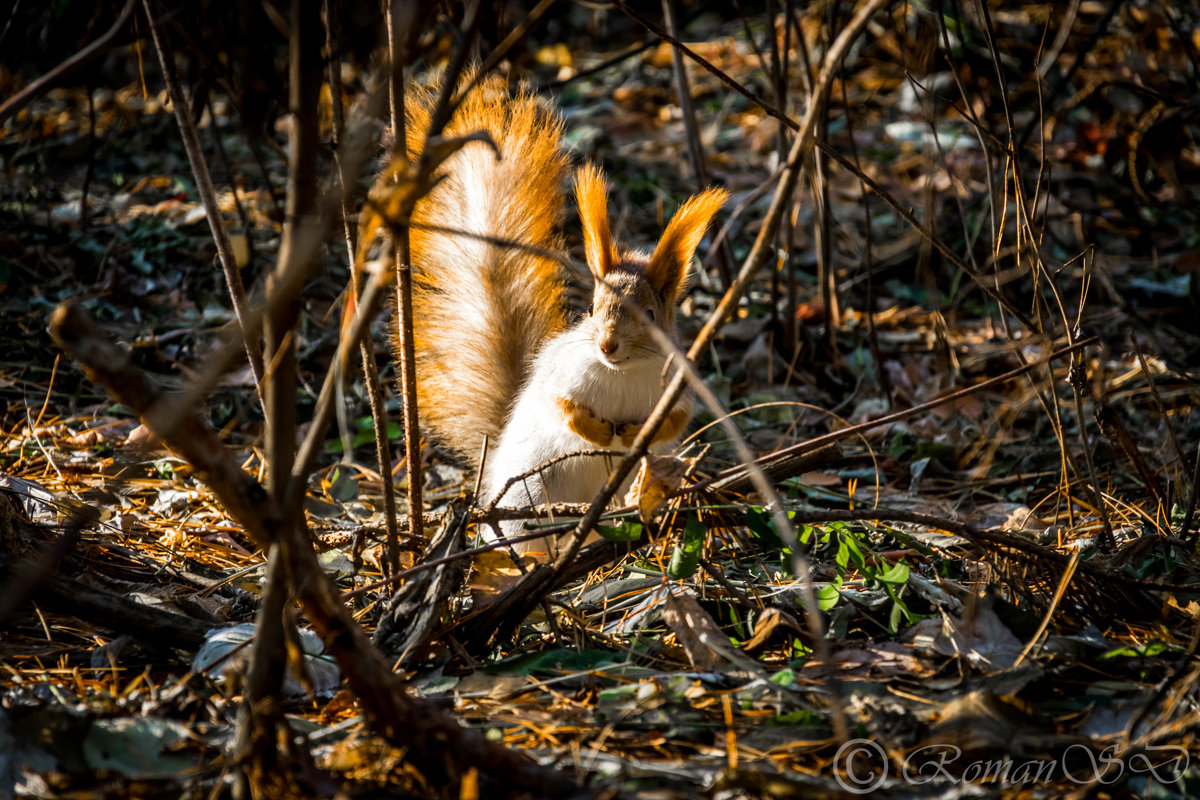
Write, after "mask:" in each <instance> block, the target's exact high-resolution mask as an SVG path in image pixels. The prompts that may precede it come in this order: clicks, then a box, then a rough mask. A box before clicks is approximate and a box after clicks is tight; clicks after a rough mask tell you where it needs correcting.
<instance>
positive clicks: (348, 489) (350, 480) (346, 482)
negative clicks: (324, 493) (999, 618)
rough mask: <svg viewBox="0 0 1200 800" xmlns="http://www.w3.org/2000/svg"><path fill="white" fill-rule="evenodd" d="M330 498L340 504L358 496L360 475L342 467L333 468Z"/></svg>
mask: <svg viewBox="0 0 1200 800" xmlns="http://www.w3.org/2000/svg"><path fill="white" fill-rule="evenodd" d="M329 496H330V497H332V498H333V499H334V500H337V501H338V502H339V503H346V502H349V501H351V500H353V499H354V498H355V497H357V496H358V475H357V474H356V473H354V472H353V471H351V470H348V469H345V468H343V467H341V466H337V467H334V468H333V475H332V477H331V479H330V481H329Z"/></svg>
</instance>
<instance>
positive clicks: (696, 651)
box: [663, 592, 728, 672]
mask: <svg viewBox="0 0 1200 800" xmlns="http://www.w3.org/2000/svg"><path fill="white" fill-rule="evenodd" d="M663 622H665V623H667V627H669V628H670V629H671V630H672V631H674V633H675V638H677V639H678V640H679V644H681V645H682V646H683V649H684V652H686V653H687V657H688V661H689V662H691V664H692V666H693V667H695V668H696V669H698V670H700V671H701V672H712V671H713V670H716V669H717V668H719V667H720V666H721V665H722V664H723V663H724V662H725V659H724V658H722V657H721V655H720V654H719V653H718V652H717V651H716V650H715V649H714V648H712V647H711V646H709V644H707V643H706V641H705V640H707V641H708V642H720V641H728V637H727V636H726V635H725V634H723V633H721V628H720V626H718V625H717V623H716V621H715V620H714V619H713V618H712V617H711V616H709V614H708V612H707V611H705V610H704V609H703V608H701V607H700V604H699V603H697V602H696V598H694V597H692V596H691V595H690V594H684V593H682V592H681V593H679V594H678V595H676V594H675V593H673V592H668V593H667V603H666V607H665V608H663Z"/></svg>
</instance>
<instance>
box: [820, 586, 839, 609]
mask: <svg viewBox="0 0 1200 800" xmlns="http://www.w3.org/2000/svg"><path fill="white" fill-rule="evenodd" d="M841 599H842V593H841V592H839V591H838V590H837V587H836V586H834V585H833V584H832V583H827V584H825V585H824V586H822V587H821V588H820V589H819V590H817V608H819V609H821V610H822V611H828V610H829V609H831V608H833V607H834V606H836V605H837V604H838V601H839V600H841Z"/></svg>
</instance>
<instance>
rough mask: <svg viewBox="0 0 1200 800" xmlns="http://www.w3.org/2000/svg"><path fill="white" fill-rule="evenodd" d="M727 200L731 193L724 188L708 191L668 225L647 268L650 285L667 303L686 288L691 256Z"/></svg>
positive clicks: (699, 195)
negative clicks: (714, 216)
mask: <svg viewBox="0 0 1200 800" xmlns="http://www.w3.org/2000/svg"><path fill="white" fill-rule="evenodd" d="M727 199H729V192H727V191H725V190H724V189H708V190H707V191H704V192H702V193H700V194H698V195H695V196H693V197H691V198H690V199H688V201H687V202H686V203H684V204H683V205H682V206H681V207H680V209H679V210H678V211H676V212H675V216H673V217H671V221H670V222H668V223H667V229H666V230H665V231H663V235H662V238H661V239H659V240H658V247H656V248H654V255H652V256H651V257H650V266H649V267H647V268H646V277H647V279H648V280H649V281H650V285H651V286H653V287H654V290H655V291H656V292H658V294H659V296H661V297H662V298H663V299H664V300H666V301H672V300H674V299H675V297H676V296H677V295H678V294H679V292H680V290H682V289H683V284H684V282H685V279H686V278H687V272H688V267H689V266H691V263H692V255H693V254H694V253H695V252H696V248H697V247H699V246H700V240H701V239H703V238H704V231H705V230H706V229H707V228H708V223H709V222H710V221H712V218H713V215H714V214H716V213H717V210H718V209H720V208H721V206H722V205H724V203H725V201H726V200H727Z"/></svg>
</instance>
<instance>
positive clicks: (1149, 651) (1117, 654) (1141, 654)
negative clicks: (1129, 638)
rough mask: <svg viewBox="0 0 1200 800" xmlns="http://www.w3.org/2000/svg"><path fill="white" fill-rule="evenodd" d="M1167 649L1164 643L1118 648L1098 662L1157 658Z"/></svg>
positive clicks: (1104, 655)
mask: <svg viewBox="0 0 1200 800" xmlns="http://www.w3.org/2000/svg"><path fill="white" fill-rule="evenodd" d="M1166 649H1167V645H1166V643H1165V642H1147V643H1146V644H1143V645H1139V646H1136V647H1118V648H1115V649H1113V650H1109V651H1108V652H1107V653H1103V654H1102V655H1100V656H1099V658H1097V660H1098V661H1113V660H1115V659H1118V658H1148V657H1150V656H1157V655H1160V654H1161V653H1163V652H1164V651H1165V650H1166Z"/></svg>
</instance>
